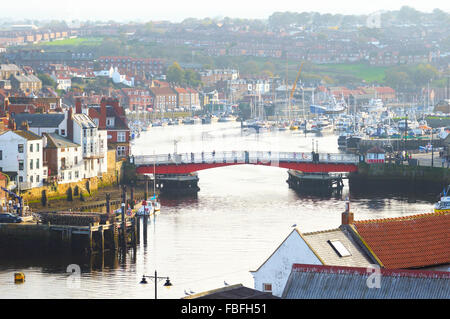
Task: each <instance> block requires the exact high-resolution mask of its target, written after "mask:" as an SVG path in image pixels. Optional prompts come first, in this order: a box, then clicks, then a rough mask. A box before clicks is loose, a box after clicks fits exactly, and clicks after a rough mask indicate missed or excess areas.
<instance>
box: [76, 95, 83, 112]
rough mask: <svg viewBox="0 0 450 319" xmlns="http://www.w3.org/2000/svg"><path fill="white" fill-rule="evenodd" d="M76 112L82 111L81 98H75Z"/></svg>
mask: <svg viewBox="0 0 450 319" xmlns="http://www.w3.org/2000/svg"><path fill="white" fill-rule="evenodd" d="M75 113H76V114H81V113H82V112H81V99H80V98H77V99H76V100H75Z"/></svg>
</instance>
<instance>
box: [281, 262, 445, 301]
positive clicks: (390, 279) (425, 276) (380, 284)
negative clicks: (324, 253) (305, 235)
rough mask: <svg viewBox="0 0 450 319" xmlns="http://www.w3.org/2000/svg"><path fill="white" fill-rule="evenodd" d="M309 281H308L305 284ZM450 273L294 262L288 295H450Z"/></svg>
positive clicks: (334, 296) (435, 296)
mask: <svg viewBox="0 0 450 319" xmlns="http://www.w3.org/2000/svg"><path fill="white" fill-rule="evenodd" d="M305 283H307V284H305ZM449 284H450V273H448V272H443V271H423V270H404V269H389V270H388V269H378V270H377V269H376V268H372V269H368V268H362V267H343V266H325V265H305V264H294V265H292V271H291V274H290V275H289V279H288V281H287V284H286V288H285V290H284V292H283V295H282V297H283V298H284V299H448V298H449V294H450V288H449V287H450V285H449Z"/></svg>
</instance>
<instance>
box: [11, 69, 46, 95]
mask: <svg viewBox="0 0 450 319" xmlns="http://www.w3.org/2000/svg"><path fill="white" fill-rule="evenodd" d="M11 87H12V89H13V90H16V91H21V92H24V93H37V92H39V91H40V90H41V89H42V82H41V80H40V79H39V78H38V77H37V76H35V75H33V74H30V75H13V76H12V77H11Z"/></svg>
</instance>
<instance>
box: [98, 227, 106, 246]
mask: <svg viewBox="0 0 450 319" xmlns="http://www.w3.org/2000/svg"><path fill="white" fill-rule="evenodd" d="M98 232H99V237H100V251H101V252H103V251H104V250H105V234H104V232H103V226H100V227H99V229H98Z"/></svg>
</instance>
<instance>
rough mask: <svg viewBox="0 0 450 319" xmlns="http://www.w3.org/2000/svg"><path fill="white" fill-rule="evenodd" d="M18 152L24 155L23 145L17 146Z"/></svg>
mask: <svg viewBox="0 0 450 319" xmlns="http://www.w3.org/2000/svg"><path fill="white" fill-rule="evenodd" d="M17 151H18V152H19V153H23V144H19V145H17Z"/></svg>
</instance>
